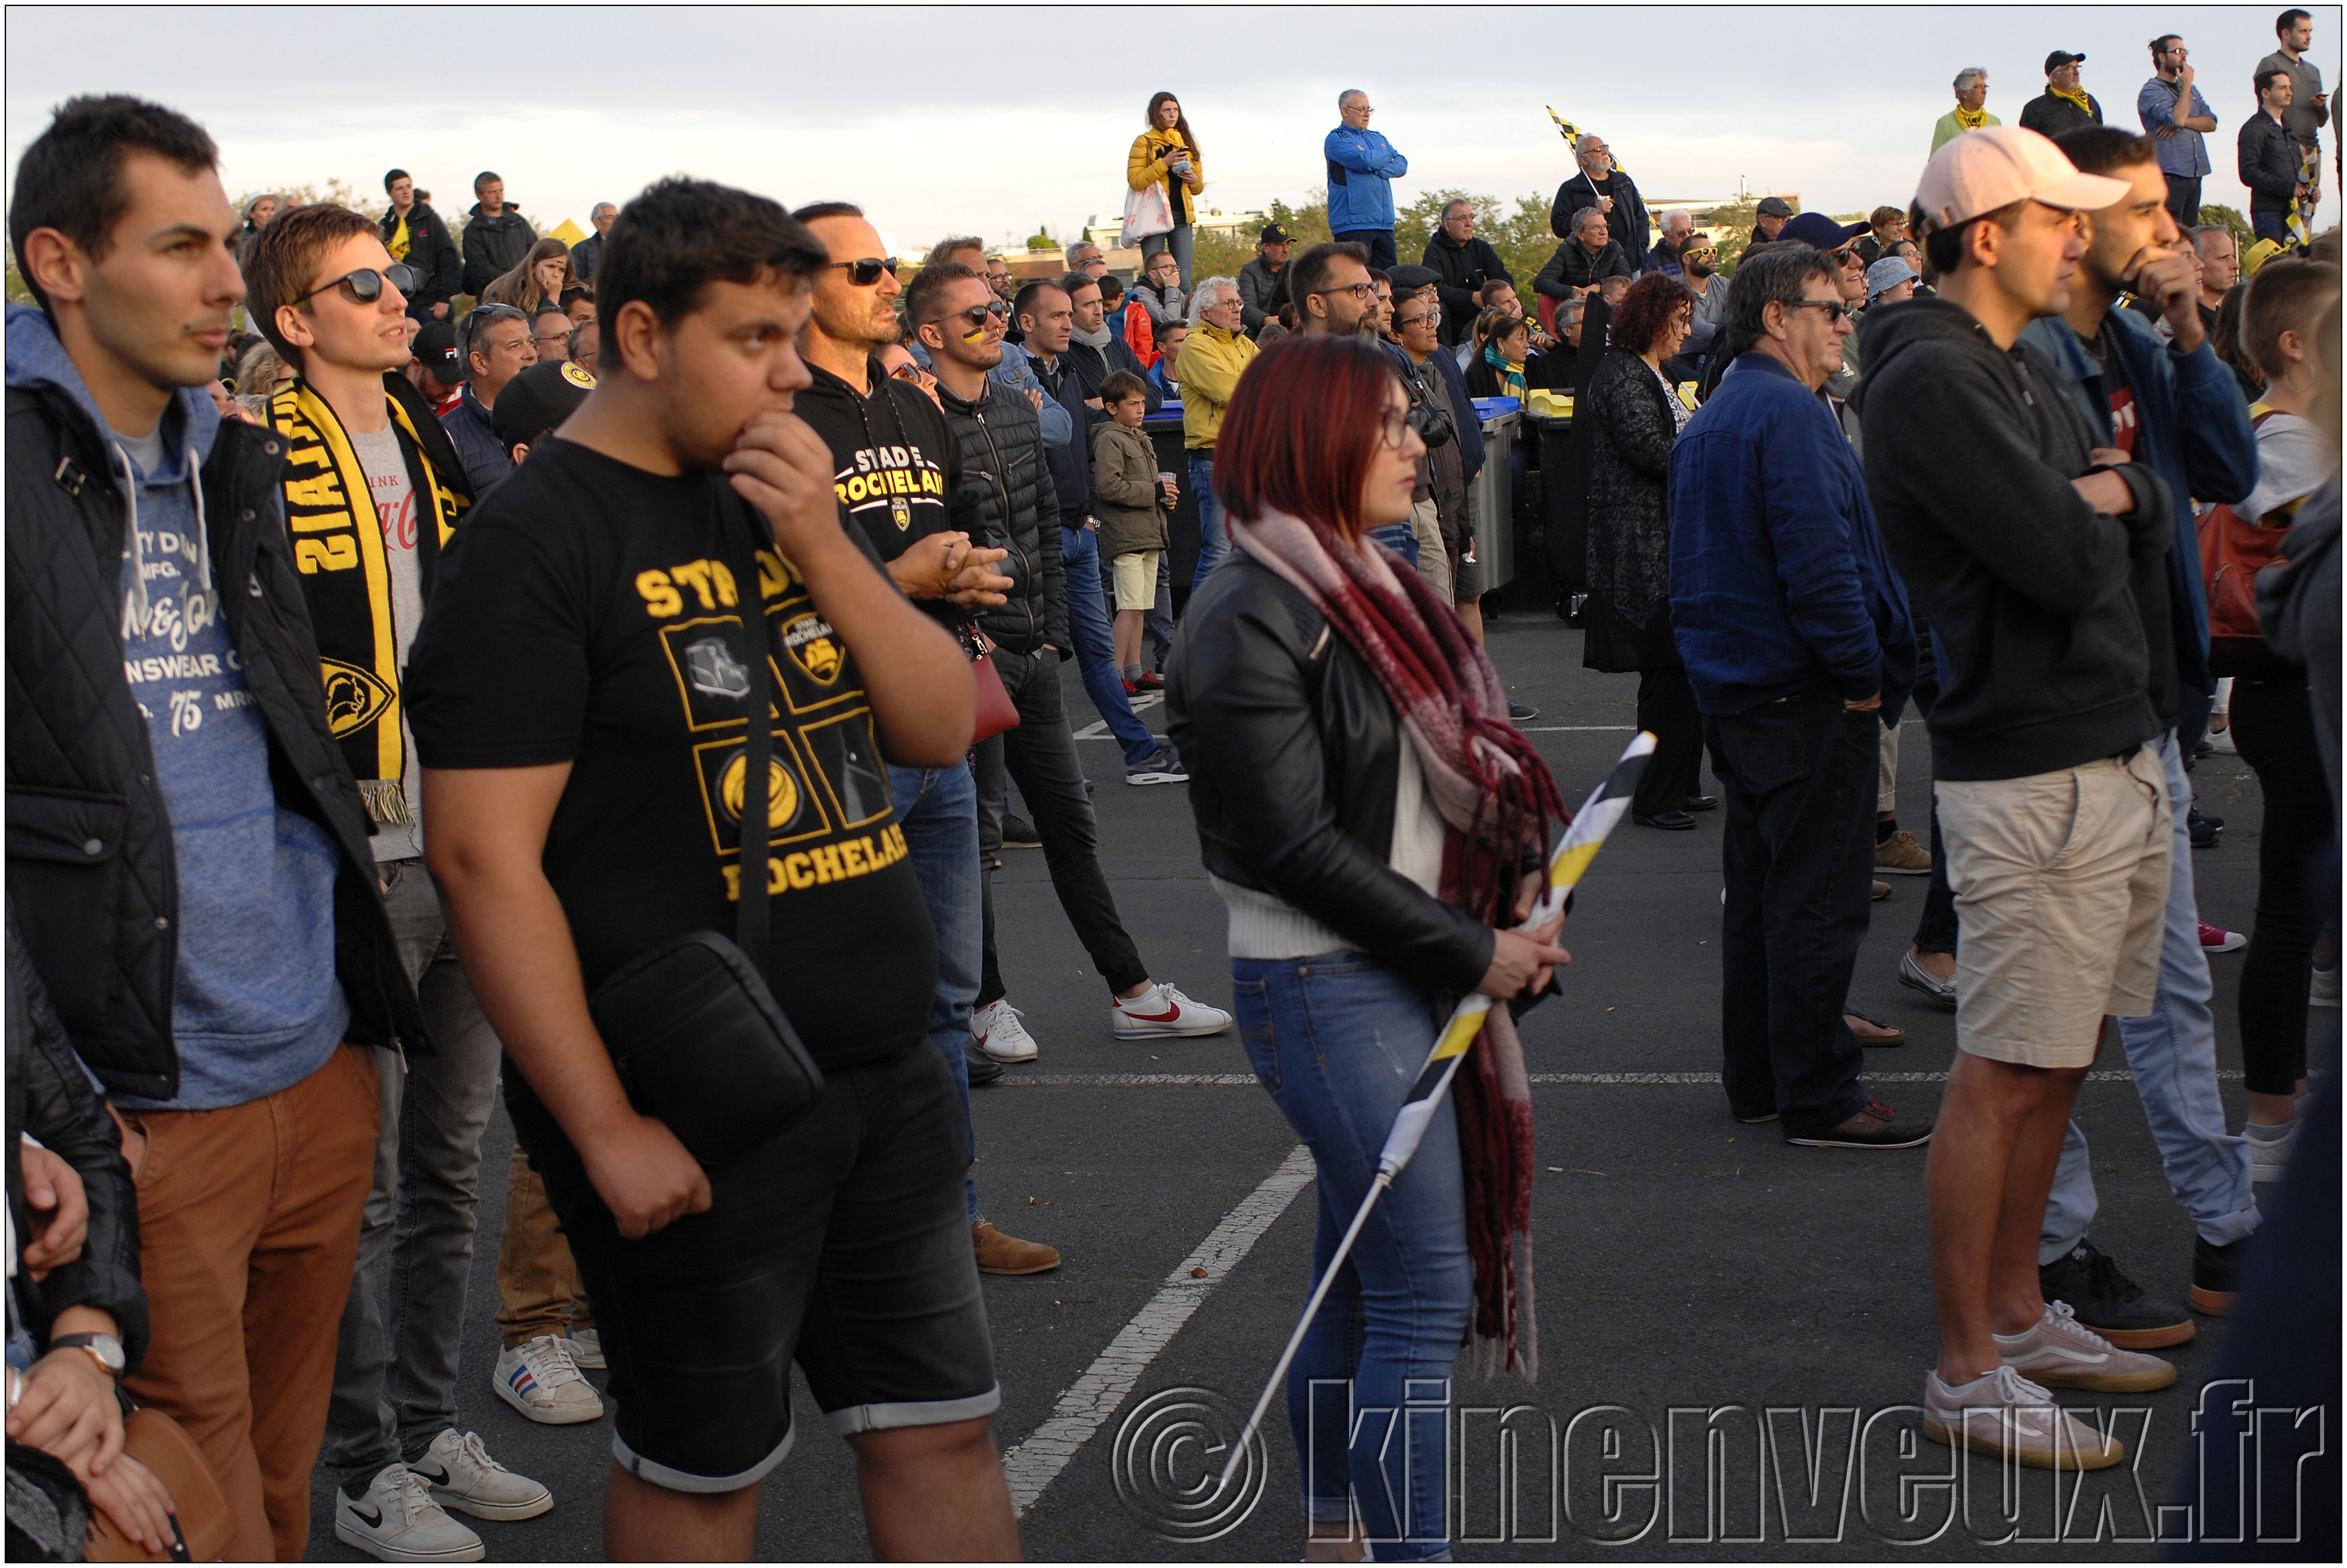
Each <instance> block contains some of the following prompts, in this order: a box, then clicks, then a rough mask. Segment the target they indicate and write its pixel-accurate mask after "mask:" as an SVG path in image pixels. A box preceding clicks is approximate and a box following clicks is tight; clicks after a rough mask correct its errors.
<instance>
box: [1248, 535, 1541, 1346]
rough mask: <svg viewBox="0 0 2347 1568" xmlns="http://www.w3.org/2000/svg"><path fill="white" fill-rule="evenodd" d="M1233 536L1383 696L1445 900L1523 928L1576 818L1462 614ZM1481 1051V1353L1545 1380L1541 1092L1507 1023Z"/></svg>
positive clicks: (1403, 576) (1299, 546) (1312, 548)
mask: <svg viewBox="0 0 2347 1568" xmlns="http://www.w3.org/2000/svg"><path fill="white" fill-rule="evenodd" d="M1225 525H1226V526H1227V527H1228V528H1229V530H1230V536H1231V540H1232V542H1233V543H1234V544H1235V545H1237V546H1238V547H1239V548H1240V549H1242V550H1245V552H1246V553H1247V554H1248V555H1251V556H1253V557H1254V558H1255V559H1256V560H1257V561H1260V562H1261V563H1263V565H1266V567H1268V568H1270V569H1271V570H1272V571H1273V572H1275V573H1276V574H1277V575H1279V576H1280V577H1281V578H1282V579H1283V580H1285V581H1286V582H1287V583H1289V584H1291V585H1294V586H1295V587H1296V590H1297V591H1298V592H1300V593H1302V594H1303V595H1304V596H1306V597H1307V598H1308V599H1310V600H1311V601H1312V603H1313V606H1314V607H1316V608H1317V609H1318V610H1319V611H1320V613H1321V614H1322V615H1324V616H1327V620H1328V625H1329V626H1331V627H1333V628H1334V629H1335V630H1336V633H1337V636H1340V637H1343V638H1344V639H1345V641H1346V642H1347V644H1348V645H1349V646H1350V647H1352V649H1353V651H1354V652H1355V653H1357V654H1358V655H1359V656H1360V657H1361V660H1362V662H1363V663H1365V664H1367V665H1368V667H1369V668H1370V670H1371V671H1372V672H1373V673H1374V674H1375V675H1376V676H1377V678H1378V685H1379V686H1380V687H1384V688H1385V693H1386V696H1387V697H1388V699H1389V700H1390V701H1391V702H1392V703H1393V707H1394V712H1395V714H1396V716H1397V717H1399V718H1400V720H1401V724H1402V730H1403V733H1404V734H1406V735H1407V736H1408V737H1409V744H1410V745H1411V746H1412V747H1413V748H1415V749H1416V750H1417V753H1418V759H1419V763H1420V765H1421V766H1422V768H1423V769H1424V772H1425V775H1426V790H1427V795H1428V798H1429V799H1431V800H1432V801H1433V803H1434V807H1435V809H1436V810H1438V811H1439V812H1440V813H1441V816H1442V820H1443V822H1444V824H1445V825H1446V826H1447V828H1448V831H1447V832H1446V833H1445V834H1444V835H1443V847H1442V881H1441V884H1440V891H1439V896H1440V898H1441V899H1442V900H1443V901H1444V902H1446V903H1451V904H1456V905H1457V906H1458V907H1460V909H1463V910H1465V911H1467V912H1468V913H1470V914H1471V915H1473V916H1474V917H1475V918H1476V919H1478V920H1480V921H1486V922H1488V923H1489V924H1491V925H1494V926H1512V925H1514V924H1515V917H1514V904H1515V892H1516V884H1517V882H1518V881H1519V880H1520V879H1521V877H1522V873H1523V872H1524V871H1525V870H1526V869H1528V868H1530V867H1536V866H1538V865H1539V864H1540V863H1541V861H1542V858H1543V857H1544V856H1545V854H1546V852H1547V849H1548V836H1549V820H1550V819H1551V818H1555V819H1558V820H1564V819H1567V818H1569V816H1570V815H1571V814H1570V813H1569V812H1568V811H1567V810H1566V809H1565V806H1564V801H1563V798H1562V797H1561V796H1559V795H1558V793H1557V789H1556V781H1555V779H1553V778H1552V777H1551V776H1550V774H1549V770H1548V764H1547V763H1546V762H1544V761H1542V759H1541V755H1540V753H1539V751H1537V750H1536V749H1534V748H1533V746H1532V742H1531V741H1529V740H1527V739H1525V738H1524V736H1523V733H1522V731H1521V730H1519V729H1517V728H1515V726H1513V725H1512V724H1510V723H1509V722H1508V699H1507V695H1506V693H1505V691H1504V690H1503V689H1502V688H1501V685H1500V677H1499V672H1498V671H1497V670H1495V669H1493V668H1492V667H1491V659H1490V658H1489V657H1487V656H1486V655H1485V654H1484V652H1483V650H1482V649H1481V647H1477V646H1476V645H1475V643H1474V642H1473V640H1472V639H1471V638H1470V637H1469V636H1467V632H1466V628H1465V627H1464V626H1460V622H1459V616H1458V614H1457V612H1456V611H1454V610H1453V609H1452V608H1451V607H1450V606H1449V605H1447V604H1445V603H1443V601H1442V598H1441V596H1440V595H1439V594H1437V593H1436V592H1435V591H1434V589H1433V588H1431V587H1430V586H1429V585H1427V582H1426V579H1425V578H1424V577H1422V576H1420V575H1419V574H1418V573H1416V572H1414V571H1411V570H1409V567H1408V566H1407V565H1401V569H1400V570H1396V569H1395V568H1396V566H1397V565H1400V561H1399V557H1398V556H1395V555H1391V554H1389V552H1387V551H1385V550H1383V549H1378V550H1377V551H1375V552H1373V553H1371V554H1370V555H1367V556H1364V555H1362V554H1361V553H1360V552H1359V551H1357V550H1354V549H1352V548H1350V547H1348V546H1347V545H1345V544H1344V543H1342V542H1341V541H1340V540H1338V539H1337V536H1336V535H1335V534H1334V533H1333V532H1331V531H1330V530H1329V528H1328V527H1327V525H1326V524H1317V523H1306V522H1303V521H1301V520H1300V519H1297V518H1295V517H1289V516H1285V515H1282V514H1278V513H1270V514H1266V515H1264V516H1262V517H1259V518H1256V519H1255V521H1254V522H1251V523H1249V522H1242V521H1240V520H1239V519H1238V518H1237V517H1235V516H1233V517H1228V518H1226V519H1225ZM1481 1044H1482V1047H1483V1048H1482V1049H1481V1050H1477V1051H1471V1052H1470V1053H1469V1054H1468V1056H1467V1059H1466V1061H1465V1062H1463V1063H1462V1064H1460V1071H1459V1074H1458V1077H1457V1079H1456V1080H1455V1081H1454V1084H1453V1088H1452V1095H1453V1097H1454V1101H1453V1103H1454V1105H1455V1114H1456V1116H1457V1119H1458V1124H1459V1153H1460V1164H1461V1166H1463V1167H1464V1170H1465V1175H1466V1188H1467V1214H1466V1221H1467V1250H1468V1255H1469V1257H1471V1258H1472V1259H1473V1261H1474V1265H1475V1315H1474V1319H1473V1322H1472V1325H1471V1329H1470V1340H1471V1343H1472V1344H1473V1345H1474V1346H1475V1348H1476V1352H1477V1359H1478V1362H1479V1364H1481V1366H1482V1367H1483V1368H1484V1369H1486V1371H1488V1370H1490V1369H1491V1367H1493V1366H1494V1365H1497V1366H1499V1367H1501V1368H1504V1369H1507V1370H1510V1371H1522V1373H1523V1374H1524V1375H1525V1376H1526V1377H1533V1376H1537V1375H1538V1372H1539V1369H1540V1353H1539V1343H1538V1329H1537V1324H1536V1322H1535V1320H1534V1317H1533V1312H1532V1175H1533V1172H1534V1170H1535V1169H1536V1168H1537V1167H1536V1166H1535V1165H1534V1164H1533V1159H1532V1083H1531V1080H1530V1079H1529V1078H1528V1077H1527V1076H1526V1074H1525V1072H1524V1054H1523V1047H1522V1044H1520V1043H1519V1041H1518V1040H1517V1038H1516V1026H1515V1019H1514V1015H1513V1014H1512V1013H1510V1012H1509V1010H1508V1009H1507V1008H1506V1007H1504V1006H1494V1007H1493V1008H1492V1009H1491V1012H1490V1013H1488V1014H1486V1017H1485V1023H1484V1025H1483V1033H1482V1037H1481Z"/></svg>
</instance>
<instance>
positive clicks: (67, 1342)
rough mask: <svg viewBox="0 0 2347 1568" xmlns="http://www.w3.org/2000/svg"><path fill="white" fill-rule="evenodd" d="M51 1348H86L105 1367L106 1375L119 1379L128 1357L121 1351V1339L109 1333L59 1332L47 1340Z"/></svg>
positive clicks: (91, 1356)
mask: <svg viewBox="0 0 2347 1568" xmlns="http://www.w3.org/2000/svg"><path fill="white" fill-rule="evenodd" d="M49 1349H52V1350H87V1351H88V1352H89V1355H90V1359H92V1360H94V1361H96V1362H97V1364H98V1365H99V1366H101V1367H103V1368H105V1369H106V1373H107V1376H108V1377H110V1378H113V1379H116V1380H120V1379H121V1377H122V1369H123V1368H125V1367H126V1366H128V1365H129V1358H128V1357H127V1356H125V1355H124V1354H123V1353H122V1341H121V1340H119V1339H116V1338H115V1337H114V1336H113V1335H111V1334H59V1335H56V1336H55V1337H54V1338H52V1339H50V1340H49Z"/></svg>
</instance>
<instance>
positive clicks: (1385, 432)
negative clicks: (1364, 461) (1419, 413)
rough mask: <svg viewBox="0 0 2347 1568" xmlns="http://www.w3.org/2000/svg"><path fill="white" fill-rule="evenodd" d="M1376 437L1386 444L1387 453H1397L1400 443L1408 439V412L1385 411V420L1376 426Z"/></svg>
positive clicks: (1400, 446)
mask: <svg viewBox="0 0 2347 1568" xmlns="http://www.w3.org/2000/svg"><path fill="white" fill-rule="evenodd" d="M1378 438H1379V439H1380V440H1382V441H1383V442H1384V443H1386V450H1387V451H1388V452H1399V451H1400V450H1401V449H1402V443H1404V442H1406V441H1408V440H1409V410H1408V409H1403V410H1400V411H1399V412H1397V411H1395V410H1393V409H1390V408H1389V409H1388V410H1386V413H1385V418H1384V419H1383V420H1382V421H1381V422H1379V423H1378Z"/></svg>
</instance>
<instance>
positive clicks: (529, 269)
mask: <svg viewBox="0 0 2347 1568" xmlns="http://www.w3.org/2000/svg"><path fill="white" fill-rule="evenodd" d="M578 287H579V280H578V279H577V278H576V277H575V276H573V275H572V273H571V270H570V247H569V246H568V245H565V244H564V243H563V242H562V241H561V240H559V239H541V240H539V241H538V243H537V244H535V245H533V246H531V247H530V248H529V250H528V253H527V254H525V255H524V256H523V257H522V259H521V262H520V265H518V266H517V267H515V268H514V269H513V270H511V271H509V272H505V273H501V274H499V275H498V277H497V279H496V280H495V281H493V282H491V283H490V284H489V286H488V287H487V288H486V289H484V290H481V303H483V304H485V305H512V306H514V307H516V308H517V309H518V310H519V311H522V313H523V314H525V315H528V316H531V317H535V316H536V315H537V314H538V311H543V310H548V309H553V310H558V311H559V310H560V309H561V308H562V297H563V295H565V294H566V293H569V291H570V290H573V289H577V288H578Z"/></svg>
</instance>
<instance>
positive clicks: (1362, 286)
mask: <svg viewBox="0 0 2347 1568" xmlns="http://www.w3.org/2000/svg"><path fill="white" fill-rule="evenodd" d="M1315 294H1318V295H1320V296H1321V297H1322V298H1323V299H1326V298H1327V296H1329V295H1331V294H1350V295H1351V296H1352V297H1353V298H1354V299H1356V300H1359V301H1360V302H1361V303H1362V304H1364V305H1366V304H1368V302H1369V301H1370V300H1374V299H1376V298H1377V297H1378V286H1377V285H1376V284H1375V283H1348V284H1346V285H1345V286H1344V287H1343V288H1341V289H1307V290H1305V291H1304V297H1305V298H1306V299H1307V300H1309V299H1310V298H1312V296H1313V295H1315Z"/></svg>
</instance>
